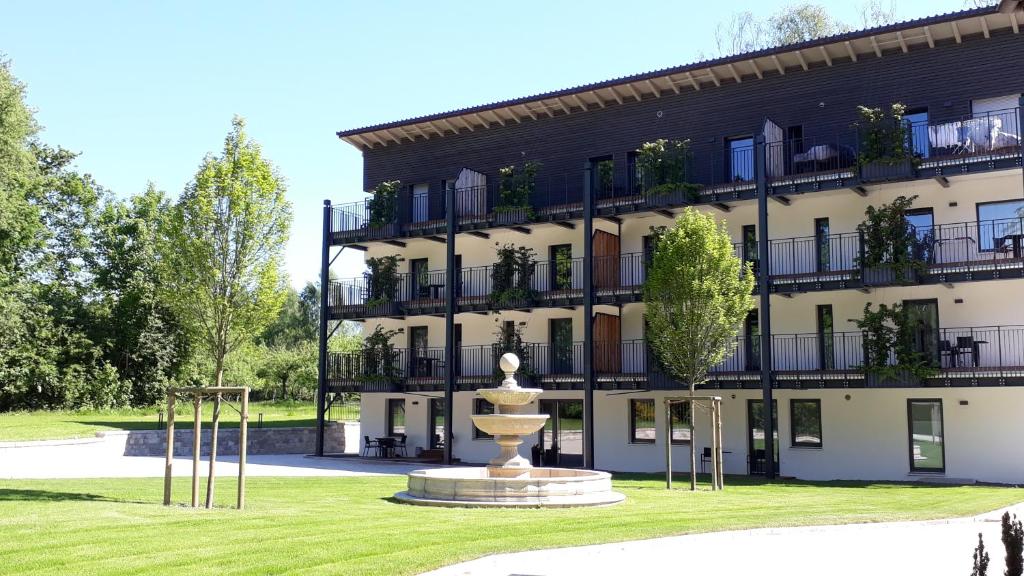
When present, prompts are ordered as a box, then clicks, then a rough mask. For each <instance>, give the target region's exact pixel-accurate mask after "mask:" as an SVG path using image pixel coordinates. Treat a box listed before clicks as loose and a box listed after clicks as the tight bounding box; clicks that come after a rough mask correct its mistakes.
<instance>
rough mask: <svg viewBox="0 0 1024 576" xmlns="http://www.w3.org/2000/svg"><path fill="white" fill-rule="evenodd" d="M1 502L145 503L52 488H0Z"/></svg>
mask: <svg viewBox="0 0 1024 576" xmlns="http://www.w3.org/2000/svg"><path fill="white" fill-rule="evenodd" d="M0 502H122V503H126V504H145V503H146V502H139V501H134V500H124V499H121V498H108V497H107V496H100V495H99V494H89V493H85V492H54V491H51V490H16V489H13V488H0Z"/></svg>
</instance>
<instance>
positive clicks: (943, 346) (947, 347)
mask: <svg viewBox="0 0 1024 576" xmlns="http://www.w3.org/2000/svg"><path fill="white" fill-rule="evenodd" d="M943 357H945V358H946V367H948V368H952V367H955V366H956V352H955V351H954V350H953V344H951V343H950V342H949V340H939V360H940V361H941V360H942V358H943Z"/></svg>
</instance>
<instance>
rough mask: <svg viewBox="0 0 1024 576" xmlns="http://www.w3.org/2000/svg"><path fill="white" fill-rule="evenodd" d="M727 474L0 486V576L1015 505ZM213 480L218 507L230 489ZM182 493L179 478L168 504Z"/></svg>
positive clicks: (275, 566) (236, 565)
mask: <svg viewBox="0 0 1024 576" xmlns="http://www.w3.org/2000/svg"><path fill="white" fill-rule="evenodd" d="M682 480H683V479H682V478H680V481H681V482H682ZM726 481H727V486H726V488H727V489H726V491H725V492H723V493H717V494H716V493H712V492H708V491H701V492H697V493H690V492H688V491H685V490H675V491H672V492H666V491H665V490H664V489H663V486H664V484H663V483H662V481H661V480H660V479H658V478H657V477H654V476H629V475H619V476H618V477H617V480H616V487H617V489H618V490H620V491H622V492H624V493H625V494H626V495H627V497H628V500H627V501H626V502H625V503H623V504H621V505H618V506H614V507H611V508H600V509H575V510H571V509H570V510H465V509H444V508H421V507H414V506H408V505H402V504H397V503H394V502H393V501H392V500H390V497H391V495H392V494H393V493H394V492H396V491H399V490H401V489H402V488H404V484H405V479H404V478H398V477H386V478H379V477H378V478H251V479H250V480H249V484H248V486H249V490H248V508H247V509H246V510H245V511H243V512H238V511H235V510H231V509H226V508H225V509H215V510H212V511H206V510H192V509H189V508H185V507H170V508H165V507H163V506H160V505H159V504H158V502H159V501H160V498H161V480H160V479H119V480H109V479H104V480H53V481H0V542H4V546H0V565H2V566H3V567H4V572H5V573H6V574H60V573H64V574H156V573H161V574H169V573H179V574H192V573H203V574H286V573H287V574H346V575H358V574H415V573H418V572H421V571H425V570H430V569H433V568H437V567H440V566H442V565H446V564H451V563H454V562H458V561H462V560H468V559H471V558H475V557H479V556H482V555H486V554H490V553H496V552H509V551H516V550H527V549H537V548H546V547H555V546H572V545H580V544H594V543H600V542H612V541H620V540H631V539H638V538H650V537H656V536H666V535H673V534H685V533H691V532H704V531H711V530H722V529H736V528H751V527H763V526H797V525H809V524H828V523H850V522H878V521H884V520H910V519H931V518H940V517H950V516H963V515H970V514H976V513H980V512H983V511H988V510H993V509H996V508H999V507H1002V506H1005V505H1008V504H1011V503H1015V502H1018V501H1021V500H1024V490H1020V489H1012V488H999V487H977V486H975V487H937V486H924V485H908V484H886V483H874V484H864V483H849V482H845V483H810V482H796V481H788V482H787V481H780V482H776V483H764V482H758V481H756V480H751V479H748V478H739V477H736V478H733V477H729V478H727V480H726ZM218 488H219V490H218V495H219V501H220V503H221V504H223V505H225V506H227V505H229V504H230V503H231V499H232V498H233V493H232V490H233V488H234V485H233V483H232V482H231V481H229V480H228V479H227V478H225V479H223V480H221V481H220V482H219V483H218ZM187 490H188V482H187V480H185V479H181V480H179V481H177V482H176V483H175V498H176V500H177V501H179V502H184V501H185V500H186V498H187V493H186V492H187ZM638 566H639V565H638Z"/></svg>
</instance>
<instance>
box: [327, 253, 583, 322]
mask: <svg viewBox="0 0 1024 576" xmlns="http://www.w3.org/2000/svg"><path fill="white" fill-rule="evenodd" d="M496 270H497V267H496V266H495V265H489V266H474V267H469V268H462V269H460V270H458V271H457V272H456V276H457V278H458V285H457V286H456V292H455V297H456V306H457V309H458V311H459V312H470V311H485V310H520V309H530V308H537V307H545V306H580V305H582V304H583V259H582V258H566V259H561V260H542V261H538V262H535V263H534V266H533V269H532V271H531V272H530V273H528V274H526V275H525V276H524V273H523V272H521V271H511V273H510V276H509V277H508V278H504V279H499V278H498V277H499V276H500V274H497V275H496ZM446 276H447V274H446V272H445V271H444V270H433V271H430V272H427V273H425V274H422V275H420V276H419V277H415V276H414V275H412V274H409V273H401V274H398V278H397V281H396V283H395V284H394V286H388V287H383V286H375V285H374V282H373V281H372V277H371V276H370V275H369V274H365V275H364V276H363V277H361V278H352V279H346V280H335V281H332V282H331V284H330V289H329V291H328V296H327V306H328V313H329V315H330V317H331V319H334V320H355V319H361V318H371V317H388V316H405V315H417V314H443V313H444V312H445V309H446V306H445V299H446V298H447V290H446Z"/></svg>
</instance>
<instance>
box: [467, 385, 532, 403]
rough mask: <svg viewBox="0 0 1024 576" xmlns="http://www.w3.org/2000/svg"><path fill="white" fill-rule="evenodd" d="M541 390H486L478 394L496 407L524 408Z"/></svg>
mask: <svg viewBox="0 0 1024 576" xmlns="http://www.w3.org/2000/svg"><path fill="white" fill-rule="evenodd" d="M542 392H544V391H543V390H541V389H540V388H518V387H517V388H501V387H498V388H484V389H482V390H477V391H476V393H477V394H479V395H480V396H483V397H484V399H486V400H487V401H488V402H490V403H491V404H494V405H495V406H501V405H504V406H522V405H524V404H529V403H530V402H533V401H534V400H535V399H536V398H537V397H538V396H540V395H541V393H542Z"/></svg>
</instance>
